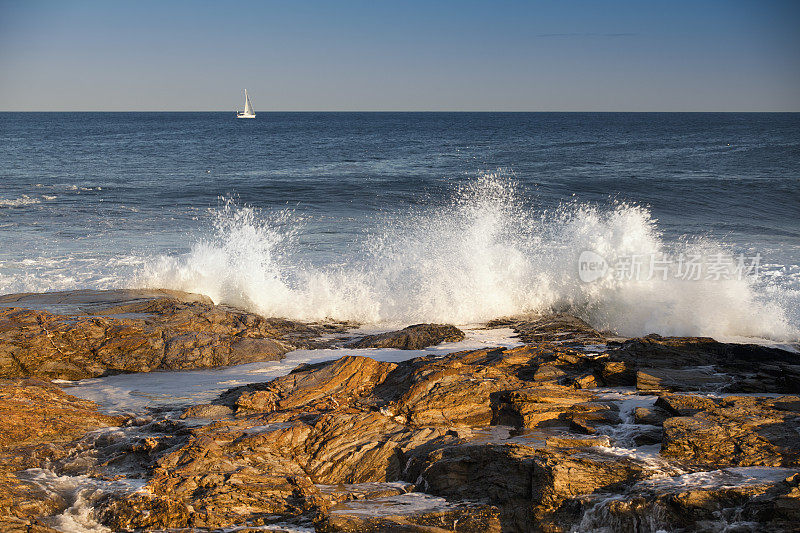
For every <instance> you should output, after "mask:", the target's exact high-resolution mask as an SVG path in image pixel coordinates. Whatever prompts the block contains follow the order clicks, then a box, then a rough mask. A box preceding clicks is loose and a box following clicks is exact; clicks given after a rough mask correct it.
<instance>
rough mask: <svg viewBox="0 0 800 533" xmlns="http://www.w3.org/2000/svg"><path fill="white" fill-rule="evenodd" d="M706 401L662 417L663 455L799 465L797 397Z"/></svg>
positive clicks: (708, 461)
mask: <svg viewBox="0 0 800 533" xmlns="http://www.w3.org/2000/svg"><path fill="white" fill-rule="evenodd" d="M710 401H711V402H712V403H711V404H710V405H709V404H705V406H704V407H703V409H700V410H697V411H696V412H695V413H694V414H693V415H692V416H676V417H672V418H668V419H667V420H665V421H664V424H663V427H664V440H663V443H662V448H661V454H662V455H663V456H665V457H675V458H680V459H684V460H689V461H693V462H696V463H700V464H705V465H713V466H717V467H719V466H797V465H800V439H798V438H797V436H798V434H800V397H796V396H786V397H780V398H764V397H741V396H739V397H737V396H728V397H725V398H722V399H718V400H710ZM665 403H666V402H665Z"/></svg>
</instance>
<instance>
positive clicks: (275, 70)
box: [0, 0, 800, 112]
mask: <svg viewBox="0 0 800 533" xmlns="http://www.w3.org/2000/svg"><path fill="white" fill-rule="evenodd" d="M245 87H246V88H247V89H248V90H249V92H250V94H251V97H252V100H253V103H254V106H255V108H256V111H262V112H264V111H270V110H299V111H303V110H520V111H559V110H563V111H582V110H599V111H800V1H798V0H793V1H773V0H753V1H738V0H725V1H722V0H720V1H705V0H695V1H686V2H684V1H669V2H668V1H649V0H635V1H600V0H594V1H569V0H558V1H555V0H554V1H530V2H522V1H520V2H503V1H492V2H490V1H484V2H477V1H468V0H467V1H461V2H449V1H448V2H444V1H442V2H436V1H428V2H416V1H396V2H383V1H375V0H369V1H363V2H362V1H357V2H347V1H338V2H334V1H330V2H302V1H289V0H287V1H283V2H272V1H259V2H255V1H254V2H205V1H168V0H159V1H150V0H137V1H128V2H122V1H114V0H103V1H73V2H70V1H66V0H64V1H37V0H20V1H7V0H0V110H187V111H191V110H232V109H235V108H236V107H241V105H242V102H241V91H242V89H243V88H245Z"/></svg>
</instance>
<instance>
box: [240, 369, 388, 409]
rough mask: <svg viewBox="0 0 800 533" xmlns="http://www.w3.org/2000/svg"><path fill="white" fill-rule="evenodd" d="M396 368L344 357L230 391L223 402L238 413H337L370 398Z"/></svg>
mask: <svg viewBox="0 0 800 533" xmlns="http://www.w3.org/2000/svg"><path fill="white" fill-rule="evenodd" d="M396 367H397V365H395V364H394V363H383V362H378V361H375V360H374V359H371V358H369V357H358V356H346V357H342V358H340V359H337V360H336V361H333V362H331V363H325V364H321V365H314V366H310V367H300V368H298V369H295V371H293V372H291V373H290V374H288V375H286V376H283V377H279V378H277V379H275V380H273V381H271V382H270V383H268V384H266V385H264V386H256V387H248V386H245V387H240V388H237V389H233V390H231V391H228V392H227V393H226V394H225V395H224V398H225V401H226V402H229V403H232V404H233V405H235V406H236V408H237V410H239V411H262V412H270V411H275V410H285V409H293V408H297V407H302V408H303V409H304V410H305V411H314V410H328V409H336V408H338V407H342V406H347V405H350V404H351V403H353V402H355V401H356V400H358V399H360V398H363V397H365V396H367V395H368V394H370V393H371V392H372V391H373V389H374V388H375V387H376V386H378V385H380V384H381V383H382V382H383V381H384V380H385V379H386V377H387V376H388V375H389V373H390V372H391V371H392V370H394V369H395V368H396Z"/></svg>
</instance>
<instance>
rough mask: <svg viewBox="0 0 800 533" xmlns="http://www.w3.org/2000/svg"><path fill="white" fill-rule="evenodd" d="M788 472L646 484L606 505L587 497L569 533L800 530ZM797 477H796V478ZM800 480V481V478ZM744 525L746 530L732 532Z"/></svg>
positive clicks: (714, 474)
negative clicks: (643, 526) (600, 531)
mask: <svg viewBox="0 0 800 533" xmlns="http://www.w3.org/2000/svg"><path fill="white" fill-rule="evenodd" d="M784 476H785V471H784V470H783V469H769V468H762V469H759V468H750V469H748V468H732V469H724V470H713V471H709V472H698V473H694V474H683V475H679V476H676V477H674V478H670V477H666V478H664V477H660V478H656V479H653V480H645V481H641V482H638V483H636V484H635V485H633V486H632V487H630V488H629V489H628V490H627V491H626V492H625V493H624V494H622V495H616V496H614V497H611V498H607V499H605V500H600V501H598V500H597V498H593V497H585V498H583V500H584V501H583V502H582V507H583V515H582V516H581V518H580V520H579V521H575V522H572V523H571V524H570V519H569V518H568V517H567V518H566V519H565V520H564V521H563V522H562V523H561V524H560V527H561V528H563V529H565V530H569V531H595V530H597V529H606V528H608V529H610V530H613V531H637V530H639V529H640V527H641V524H648V527H649V528H650V529H649V530H651V531H656V530H665V531H666V530H680V531H696V530H700V531H725V530H727V531H731V530H735V531H739V530H741V531H765V532H775V533H778V532H784V531H793V530H795V529H796V526H797V522H796V520H797V519H798V518H800V491H798V490H797V481H796V480H795V479H794V476H791V477H789V478H786V479H783V478H784ZM795 476H796V475H795ZM798 477H800V476H798ZM737 524H739V525H741V528H742V529H738V528H737V529H733V528H735V527H736V526H737Z"/></svg>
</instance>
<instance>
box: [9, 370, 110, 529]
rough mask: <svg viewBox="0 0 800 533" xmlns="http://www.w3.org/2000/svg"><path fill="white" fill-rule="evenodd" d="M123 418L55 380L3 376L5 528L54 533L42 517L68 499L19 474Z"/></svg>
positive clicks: (65, 504) (63, 454) (62, 506)
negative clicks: (65, 389)
mask: <svg viewBox="0 0 800 533" xmlns="http://www.w3.org/2000/svg"><path fill="white" fill-rule="evenodd" d="M122 422H123V419H122V418H120V417H112V416H106V415H103V414H100V413H98V412H97V408H96V406H95V405H94V404H93V403H92V402H89V401H85V400H80V399H78V398H75V397H73V396H69V395H68V394H65V393H64V392H63V391H62V390H61V389H60V388H58V387H57V386H55V385H52V384H50V383H47V382H43V381H39V380H35V379H23V380H6V379H0V530H2V531H26V532H27V531H30V532H47V531H54V530H52V529H50V527H49V526H48V525H47V524H46V523H44V522H42V520H41V518H42V517H46V516H50V515H54V514H58V513H60V512H62V511H63V510H64V509H66V508H67V507H68V506H69V502H67V501H65V500H64V499H62V498H60V497H58V496H57V495H54V494H51V493H48V492H47V491H45V490H43V489H42V488H41V487H40V486H39V485H38V484H36V483H33V482H30V481H29V480H28V479H27V478H26V477H25V476H24V475H18V474H17V473H18V472H20V471H24V470H27V469H31V468H42V467H44V466H46V465H50V464H52V463H53V462H54V461H57V460H59V459H61V458H63V457H66V456H68V455H69V454H70V453H71V449H72V448H73V447H74V446H73V441H75V440H76V439H78V438H80V437H82V436H83V435H84V434H85V433H86V432H88V431H90V430H94V429H97V428H102V427H109V426H117V425H120V424H121V423H122Z"/></svg>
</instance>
